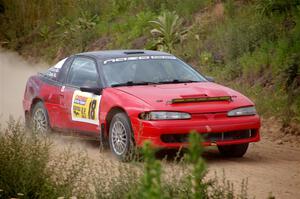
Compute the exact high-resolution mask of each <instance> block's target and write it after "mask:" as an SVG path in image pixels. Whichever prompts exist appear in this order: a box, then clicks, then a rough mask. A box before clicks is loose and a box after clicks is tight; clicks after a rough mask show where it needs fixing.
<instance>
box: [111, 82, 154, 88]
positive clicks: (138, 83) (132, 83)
mask: <svg viewBox="0 0 300 199" xmlns="http://www.w3.org/2000/svg"><path fill="white" fill-rule="evenodd" d="M151 84H157V83H156V82H133V81H128V82H125V83H119V84H112V85H111V87H118V86H139V85H151Z"/></svg>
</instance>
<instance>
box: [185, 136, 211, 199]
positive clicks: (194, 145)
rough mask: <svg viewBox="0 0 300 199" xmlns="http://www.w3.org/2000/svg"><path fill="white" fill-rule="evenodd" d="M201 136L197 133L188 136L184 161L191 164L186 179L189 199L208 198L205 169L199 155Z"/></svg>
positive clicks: (200, 151) (200, 152)
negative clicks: (189, 191) (188, 187)
mask: <svg viewBox="0 0 300 199" xmlns="http://www.w3.org/2000/svg"><path fill="white" fill-rule="evenodd" d="M202 142H203V140H202V138H201V136H200V135H199V133H197V132H192V133H190V135H189V147H188V153H187V155H186V160H187V161H188V162H189V163H191V164H192V171H191V175H190V176H189V177H188V180H189V182H188V183H190V189H191V193H190V194H191V195H190V198H208V193H207V187H208V183H206V182H204V176H205V174H206V167H205V163H204V160H203V159H202V157H201V155H202V152H203V147H202V146H201V143H202Z"/></svg>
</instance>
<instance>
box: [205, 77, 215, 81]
mask: <svg viewBox="0 0 300 199" xmlns="http://www.w3.org/2000/svg"><path fill="white" fill-rule="evenodd" d="M205 78H206V79H207V81H209V82H215V80H214V78H213V77H210V76H205Z"/></svg>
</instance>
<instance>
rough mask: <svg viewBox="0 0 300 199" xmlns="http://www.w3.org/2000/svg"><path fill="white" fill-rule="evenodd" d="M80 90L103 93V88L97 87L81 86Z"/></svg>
mask: <svg viewBox="0 0 300 199" xmlns="http://www.w3.org/2000/svg"><path fill="white" fill-rule="evenodd" d="M80 90H81V91H82V92H88V93H93V94H95V95H101V94H102V88H97V87H80Z"/></svg>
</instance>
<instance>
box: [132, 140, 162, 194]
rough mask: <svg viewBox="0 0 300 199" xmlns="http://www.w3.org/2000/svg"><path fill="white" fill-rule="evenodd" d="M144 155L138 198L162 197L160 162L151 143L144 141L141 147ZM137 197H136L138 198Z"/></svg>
mask: <svg viewBox="0 0 300 199" xmlns="http://www.w3.org/2000/svg"><path fill="white" fill-rule="evenodd" d="M142 152H143V155H144V162H145V163H144V175H143V177H142V180H141V184H140V188H139V191H138V195H139V197H140V198H145V199H152V198H153V199H154V198H164V194H163V190H162V188H161V164H160V162H159V161H158V160H156V159H155V155H154V153H155V151H154V150H153V149H151V143H150V142H149V141H146V142H145V143H144V146H143V149H142ZM139 197H138V198H139Z"/></svg>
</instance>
